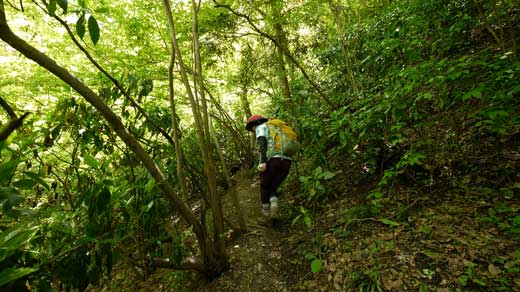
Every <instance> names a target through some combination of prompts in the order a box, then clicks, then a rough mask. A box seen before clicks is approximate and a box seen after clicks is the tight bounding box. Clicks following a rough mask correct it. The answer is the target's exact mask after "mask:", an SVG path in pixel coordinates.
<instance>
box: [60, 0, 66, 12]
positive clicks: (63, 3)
mask: <svg viewBox="0 0 520 292" xmlns="http://www.w3.org/2000/svg"><path fill="white" fill-rule="evenodd" d="M58 5H59V6H60V7H61V9H63V13H67V6H68V2H67V0H58Z"/></svg>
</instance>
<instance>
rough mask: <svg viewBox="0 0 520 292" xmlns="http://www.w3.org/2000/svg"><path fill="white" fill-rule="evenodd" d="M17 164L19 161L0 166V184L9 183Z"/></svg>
mask: <svg viewBox="0 0 520 292" xmlns="http://www.w3.org/2000/svg"><path fill="white" fill-rule="evenodd" d="M19 163H20V160H12V161H9V162H6V163H2V164H0V184H4V183H6V182H7V181H9V179H10V178H11V176H12V175H13V173H14V171H15V170H16V167H17V166H18V164H19Z"/></svg>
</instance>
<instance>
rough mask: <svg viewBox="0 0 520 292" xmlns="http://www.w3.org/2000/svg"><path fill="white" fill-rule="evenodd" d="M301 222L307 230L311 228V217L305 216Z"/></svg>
mask: <svg viewBox="0 0 520 292" xmlns="http://www.w3.org/2000/svg"><path fill="white" fill-rule="evenodd" d="M303 220H304V221H305V226H307V228H311V226H312V220H311V217H309V216H305V217H304V218H303Z"/></svg>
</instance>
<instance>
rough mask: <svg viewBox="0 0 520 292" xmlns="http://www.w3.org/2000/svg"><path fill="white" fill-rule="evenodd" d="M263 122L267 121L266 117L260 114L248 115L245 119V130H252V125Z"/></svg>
mask: <svg viewBox="0 0 520 292" xmlns="http://www.w3.org/2000/svg"><path fill="white" fill-rule="evenodd" d="M265 122H267V119H266V118H264V117H262V116H260V115H253V116H250V117H249V119H247V124H246V130H248V131H250V132H252V131H253V126H257V125H260V124H262V123H265Z"/></svg>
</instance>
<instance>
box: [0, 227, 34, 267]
mask: <svg viewBox="0 0 520 292" xmlns="http://www.w3.org/2000/svg"><path fill="white" fill-rule="evenodd" d="M37 232H38V227H37V226H33V227H31V228H30V229H29V230H24V229H23V228H21V227H19V226H15V227H12V228H10V229H8V230H6V231H4V232H2V233H0V262H3V261H4V260H5V259H6V258H7V257H9V256H10V255H11V254H13V253H14V252H15V251H16V250H18V249H21V248H23V247H24V246H25V244H26V243H27V242H29V241H30V240H31V239H32V238H33V237H34V235H36V233H37Z"/></svg>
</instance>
